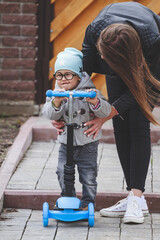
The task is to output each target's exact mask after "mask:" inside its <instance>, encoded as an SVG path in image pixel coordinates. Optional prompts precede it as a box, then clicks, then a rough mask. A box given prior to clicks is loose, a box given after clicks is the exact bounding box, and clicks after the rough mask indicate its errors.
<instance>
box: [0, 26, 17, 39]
mask: <svg viewBox="0 0 160 240" xmlns="http://www.w3.org/2000/svg"><path fill="white" fill-rule="evenodd" d="M0 35H12V36H18V35H20V27H19V26H5V25H3V26H0Z"/></svg>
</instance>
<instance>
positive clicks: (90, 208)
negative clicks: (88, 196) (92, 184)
mask: <svg viewBox="0 0 160 240" xmlns="http://www.w3.org/2000/svg"><path fill="white" fill-rule="evenodd" d="M88 224H89V226H90V227H93V226H94V205H93V203H89V204H88Z"/></svg>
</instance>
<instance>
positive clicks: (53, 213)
mask: <svg viewBox="0 0 160 240" xmlns="http://www.w3.org/2000/svg"><path fill="white" fill-rule="evenodd" d="M46 96H48V97H68V123H67V124H66V126H67V162H66V164H65V165H64V184H65V194H64V196H63V197H60V198H59V199H57V201H56V207H55V208H54V210H49V204H48V203H47V202H45V203H43V226H44V227H47V226H48V220H49V218H53V219H56V220H60V221H64V222H72V221H78V220H82V219H88V224H89V226H90V227H93V226H94V205H93V203H89V204H88V210H86V211H83V210H82V208H81V201H80V199H78V198H76V197H74V196H73V189H74V181H75V167H74V164H73V129H74V128H76V127H78V125H77V124H76V123H73V110H72V108H73V98H76V97H77V98H79V97H90V98H94V97H95V96H96V92H95V91H90V92H86V91H75V90H73V91H64V92H59V91H52V90H48V91H47V92H46Z"/></svg>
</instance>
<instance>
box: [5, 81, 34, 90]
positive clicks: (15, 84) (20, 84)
mask: <svg viewBox="0 0 160 240" xmlns="http://www.w3.org/2000/svg"><path fill="white" fill-rule="evenodd" d="M0 89H1V90H4V91H8V90H11V91H13V90H14V91H34V90H35V84H34V82H33V81H12V80H11V81H0Z"/></svg>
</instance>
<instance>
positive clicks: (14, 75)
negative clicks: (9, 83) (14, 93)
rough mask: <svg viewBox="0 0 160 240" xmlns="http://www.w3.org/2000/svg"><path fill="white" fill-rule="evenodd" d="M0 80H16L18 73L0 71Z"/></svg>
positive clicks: (14, 71)
mask: <svg viewBox="0 0 160 240" xmlns="http://www.w3.org/2000/svg"><path fill="white" fill-rule="evenodd" d="M0 79H1V80H11V79H12V80H18V79H19V71H18V70H9V71H8V70H0Z"/></svg>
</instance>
